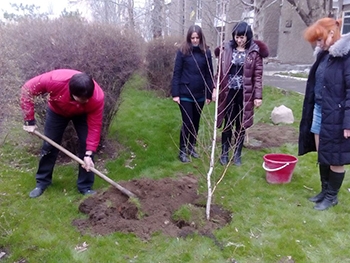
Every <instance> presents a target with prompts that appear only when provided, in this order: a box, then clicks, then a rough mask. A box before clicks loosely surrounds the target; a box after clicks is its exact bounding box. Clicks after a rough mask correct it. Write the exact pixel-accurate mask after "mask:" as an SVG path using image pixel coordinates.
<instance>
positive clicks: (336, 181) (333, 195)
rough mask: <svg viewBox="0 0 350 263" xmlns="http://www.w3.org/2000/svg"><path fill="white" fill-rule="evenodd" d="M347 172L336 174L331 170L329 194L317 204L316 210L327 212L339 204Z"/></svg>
mask: <svg viewBox="0 0 350 263" xmlns="http://www.w3.org/2000/svg"><path fill="white" fill-rule="evenodd" d="M344 176H345V172H342V173H336V172H333V171H332V170H330V173H329V181H328V186H327V192H326V195H325V197H324V198H323V200H322V201H321V202H319V203H316V205H315V206H314V208H315V209H316V210H325V209H327V208H329V207H331V206H335V205H337V204H338V192H339V189H340V187H341V185H342V183H343V180H344Z"/></svg>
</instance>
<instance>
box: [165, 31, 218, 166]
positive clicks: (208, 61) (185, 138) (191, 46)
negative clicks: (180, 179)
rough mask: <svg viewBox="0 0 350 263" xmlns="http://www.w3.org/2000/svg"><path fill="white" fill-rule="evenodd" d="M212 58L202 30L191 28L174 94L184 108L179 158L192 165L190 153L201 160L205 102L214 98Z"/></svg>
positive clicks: (176, 73)
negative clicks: (200, 133)
mask: <svg viewBox="0 0 350 263" xmlns="http://www.w3.org/2000/svg"><path fill="white" fill-rule="evenodd" d="M212 72H213V65H212V58H211V52H210V50H209V48H208V47H207V45H206V42H205V37H204V35H203V32H202V29H201V28H200V27H199V26H197V25H194V26H191V27H190V28H189V29H188V32H187V36H186V40H185V41H184V43H183V44H182V45H181V47H180V48H179V50H178V51H177V53H176V58H175V66H174V73H173V79H172V87H171V94H172V97H173V101H174V102H175V103H177V104H178V105H179V107H180V111H181V116H182V127H181V132H180V152H179V159H180V161H181V162H183V163H187V162H189V161H190V160H189V158H188V156H187V154H189V155H190V156H192V157H193V158H199V155H198V153H197V152H196V150H195V145H196V142H197V134H198V129H199V122H200V117H201V113H202V109H203V106H204V103H205V102H206V103H207V104H209V103H210V102H211V98H212V87H213V82H212Z"/></svg>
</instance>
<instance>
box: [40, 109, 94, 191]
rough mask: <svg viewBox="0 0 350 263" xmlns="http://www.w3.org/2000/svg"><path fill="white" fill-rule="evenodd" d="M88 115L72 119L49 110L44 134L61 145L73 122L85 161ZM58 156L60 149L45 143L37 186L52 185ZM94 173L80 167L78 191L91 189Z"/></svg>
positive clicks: (81, 155)
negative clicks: (65, 132)
mask: <svg viewBox="0 0 350 263" xmlns="http://www.w3.org/2000/svg"><path fill="white" fill-rule="evenodd" d="M86 118H87V117H86V115H79V116H74V117H72V118H66V117H63V116H61V115H58V114H56V113H54V112H53V111H52V110H50V109H47V112H46V122H45V131H44V134H45V135H46V136H47V137H48V138H50V139H51V140H53V141H55V142H56V143H58V144H60V143H61V141H62V137H63V133H64V130H65V129H66V127H67V125H68V123H69V121H70V120H71V121H72V122H73V125H74V128H75V130H76V132H77V135H78V138H79V153H78V156H79V158H81V159H84V155H85V151H86V138H87V134H88V125H87V120H86ZM57 155H58V149H57V148H55V147H54V146H52V145H51V144H49V143H48V142H46V141H44V144H43V147H42V150H41V158H40V161H39V168H38V171H37V173H36V186H37V187H40V188H42V189H45V188H47V187H48V186H49V185H50V184H51V183H52V173H53V169H54V166H55V162H56V159H57ZM94 178H95V176H94V173H93V172H87V171H86V170H85V169H84V168H82V167H81V165H79V174H78V180H77V186H78V190H79V191H80V192H85V191H86V190H89V189H91V187H92V185H93V183H94Z"/></svg>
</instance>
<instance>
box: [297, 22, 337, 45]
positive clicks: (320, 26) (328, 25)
mask: <svg viewBox="0 0 350 263" xmlns="http://www.w3.org/2000/svg"><path fill="white" fill-rule="evenodd" d="M340 25H341V19H339V20H335V19H334V18H330V17H325V18H321V19H319V20H317V21H316V22H315V23H314V24H312V25H311V26H309V27H308V28H307V29H306V30H305V31H304V38H305V40H306V41H308V42H310V43H315V42H316V41H317V40H319V39H323V40H324V41H326V39H327V37H328V34H329V32H330V31H331V30H333V31H334V36H333V43H334V42H335V41H337V40H338V39H339V38H340Z"/></svg>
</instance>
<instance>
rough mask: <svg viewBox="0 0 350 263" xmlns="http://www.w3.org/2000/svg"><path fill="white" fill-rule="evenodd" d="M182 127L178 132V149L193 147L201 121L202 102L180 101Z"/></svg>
mask: <svg viewBox="0 0 350 263" xmlns="http://www.w3.org/2000/svg"><path fill="white" fill-rule="evenodd" d="M179 107H180V111H181V116H182V127H181V132H180V148H185V147H188V146H189V147H194V146H195V145H196V142H197V134H198V129H199V122H200V119H201V114H202V109H203V107H204V101H203V102H190V101H180V105H179Z"/></svg>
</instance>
